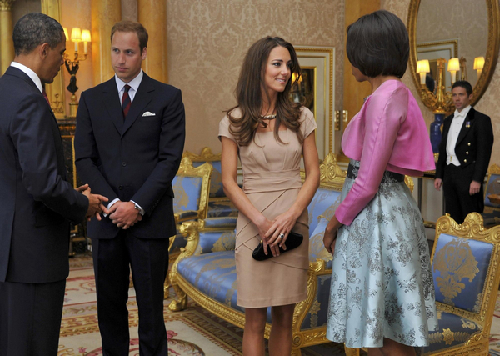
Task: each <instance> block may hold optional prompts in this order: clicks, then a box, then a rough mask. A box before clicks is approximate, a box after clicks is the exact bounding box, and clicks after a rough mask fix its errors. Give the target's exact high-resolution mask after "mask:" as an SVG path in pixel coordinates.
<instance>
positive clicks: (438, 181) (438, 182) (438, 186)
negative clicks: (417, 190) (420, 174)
mask: <svg viewBox="0 0 500 356" xmlns="http://www.w3.org/2000/svg"><path fill="white" fill-rule="evenodd" d="M442 185H443V180H442V179H441V178H436V179H434V188H436V190H437V191H440V190H441V186H442Z"/></svg>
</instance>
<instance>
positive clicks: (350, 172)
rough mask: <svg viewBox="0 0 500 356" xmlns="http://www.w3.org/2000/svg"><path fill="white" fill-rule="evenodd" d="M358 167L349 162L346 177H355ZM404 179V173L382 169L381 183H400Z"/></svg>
mask: <svg viewBox="0 0 500 356" xmlns="http://www.w3.org/2000/svg"><path fill="white" fill-rule="evenodd" d="M358 170H359V167H354V166H353V165H352V164H351V163H349V166H348V167H347V178H351V179H356V177H357V176H358ZM404 181H405V177H404V175H402V174H401V173H394V172H389V171H384V175H383V176H382V182H381V183H402V182H404Z"/></svg>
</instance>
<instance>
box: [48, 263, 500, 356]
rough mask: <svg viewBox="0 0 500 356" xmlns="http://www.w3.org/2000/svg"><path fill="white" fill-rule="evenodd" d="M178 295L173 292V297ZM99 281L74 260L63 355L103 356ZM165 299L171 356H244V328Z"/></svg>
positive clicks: (499, 332)
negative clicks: (175, 309) (173, 305)
mask: <svg viewBox="0 0 500 356" xmlns="http://www.w3.org/2000/svg"><path fill="white" fill-rule="evenodd" d="M173 293H174V292H173V291H171V293H170V294H171V295H172V294H173ZM95 301H96V295H95V282H94V274H93V271H92V261H91V259H90V258H89V257H81V258H72V259H70V275H69V278H68V280H67V285H66V296H65V300H64V307H63V320H62V327H61V338H60V339H59V352H58V355H60V356H76V355H78V356H84V355H87V356H99V355H102V351H101V348H100V347H101V340H100V335H99V330H98V326H97V314H96V313H97V308H96V302H95ZM170 301H171V299H167V300H165V308H164V318H165V325H166V327H167V330H168V345H169V355H174V356H191V355H192V356H225V355H241V340H242V336H243V330H242V329H240V328H237V327H235V326H233V325H232V324H229V323H227V322H225V321H224V320H222V319H219V318H217V317H215V316H213V315H212V314H210V313H209V312H207V311H205V310H204V309H203V308H201V307H199V306H197V305H196V304H195V303H194V302H192V301H190V302H189V303H188V308H187V309H186V310H185V311H183V312H179V313H173V312H171V311H170V310H169V309H168V308H167V305H168V304H169V303H170ZM128 308H129V325H130V338H131V340H130V355H134V356H135V355H137V356H138V355H139V348H138V338H137V323H138V315H137V303H136V300H135V293H134V290H133V288H131V289H130V290H129V302H128ZM490 352H491V355H496V356H500V300H497V306H496V313H495V315H494V318H493V327H492V331H491V339H490ZM302 354H303V355H304V356H323V355H344V350H343V346H342V345H337V344H333V343H329V344H325V345H318V346H315V347H309V348H306V349H303V352H302Z"/></svg>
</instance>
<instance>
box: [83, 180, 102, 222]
mask: <svg viewBox="0 0 500 356" xmlns="http://www.w3.org/2000/svg"><path fill="white" fill-rule="evenodd" d="M82 187H83V186H82ZM80 188H81V187H80ZM91 192H92V189H90V188H88V186H87V189H85V190H84V191H82V194H83V195H85V196H86V197H87V199H88V200H89V207H88V209H87V215H86V217H87V221H90V219H92V217H93V216H94V215H95V217H96V218H97V220H99V221H101V219H102V217H101V215H99V213H102V212H105V213H108V209H106V207H105V206H104V205H103V204H102V203H105V202H107V201H108V198H106V197H103V196H102V195H100V194H92V193H91Z"/></svg>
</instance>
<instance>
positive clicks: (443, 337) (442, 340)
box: [423, 310, 482, 353]
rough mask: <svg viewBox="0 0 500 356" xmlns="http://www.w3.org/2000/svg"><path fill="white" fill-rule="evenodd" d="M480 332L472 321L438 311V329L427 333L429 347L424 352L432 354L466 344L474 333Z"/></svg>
mask: <svg viewBox="0 0 500 356" xmlns="http://www.w3.org/2000/svg"><path fill="white" fill-rule="evenodd" d="M477 332H482V330H481V328H480V327H479V325H477V324H476V323H475V322H474V321H472V320H470V319H467V318H464V317H461V316H458V315H455V314H451V313H446V312H444V311H440V310H438V328H437V330H436V331H431V332H429V346H427V347H426V348H424V350H423V351H424V352H426V353H427V352H432V351H437V350H442V349H445V348H449V347H453V346H457V345H459V344H463V343H465V342H467V340H469V339H470V338H471V337H472V336H473V335H474V334H475V333H477Z"/></svg>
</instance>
